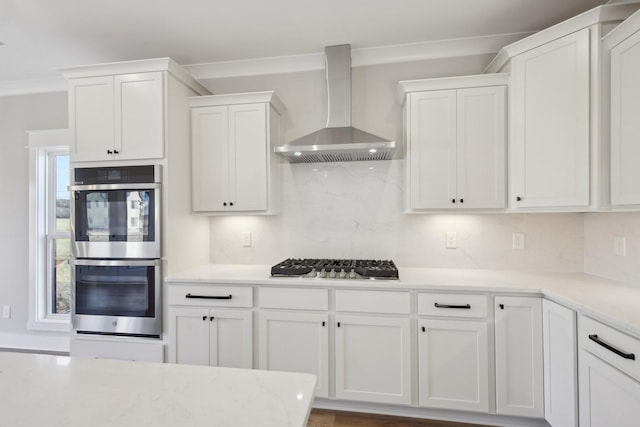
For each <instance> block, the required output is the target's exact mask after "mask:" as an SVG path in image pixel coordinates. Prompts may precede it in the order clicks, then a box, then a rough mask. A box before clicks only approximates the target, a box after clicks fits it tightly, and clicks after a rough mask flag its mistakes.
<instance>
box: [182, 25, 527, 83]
mask: <svg viewBox="0 0 640 427" xmlns="http://www.w3.org/2000/svg"><path fill="white" fill-rule="evenodd" d="M531 34H532V33H529V32H526V33H510V34H497V35H492V36H484V37H473V38H471V37H470V38H463V39H451V40H439V41H433V42H422V43H411V44H402V45H394V46H381V47H371V48H361V49H352V50H351V66H352V67H363V66H368V65H380V64H395V63H401V62H414V61H423V60H429V59H440V58H453V57H460V56H469V55H483V54H491V53H496V52H498V51H499V50H500V49H502V48H503V47H504V46H506V45H509V44H511V43H514V42H516V41H518V40H520V39H522V38H524V37H527V36H529V35H531ZM183 68H185V69H186V70H187V71H188V72H189V73H190V74H191V75H192V76H193V77H195V78H196V79H216V78H224V77H245V76H257V75H265V74H284V73H296V72H304V71H317V70H324V68H325V63H324V52H319V53H313V54H306V55H293V56H277V57H270V58H255V59H244V60H238V61H220V62H210V63H206V64H193V65H183Z"/></svg>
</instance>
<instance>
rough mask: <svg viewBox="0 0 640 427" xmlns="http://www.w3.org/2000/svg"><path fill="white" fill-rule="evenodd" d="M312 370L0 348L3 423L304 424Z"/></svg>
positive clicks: (31, 426) (121, 426) (76, 426)
mask: <svg viewBox="0 0 640 427" xmlns="http://www.w3.org/2000/svg"><path fill="white" fill-rule="evenodd" d="M315 384H316V378H315V376H313V375H308V374H298V373H287V372H273V371H259V370H248V369H232V368H215V367H205V366H189V365H176V364H161V363H145V362H128V361H120V360H106V359H83V358H73V357H62V356H45V355H34V354H22V353H7V352H0V395H1V396H2V398H1V399H0V414H2V415H1V416H0V426H2V427H17V426H27V427H36V426H38V427H40V426H45V425H51V426H66V427H87V426H91V427H112V426H118V427H128V426H131V427H133V426H135V427H147V426H148V427H199V426H203V427H204V426H207V427H244V426H246V427H255V426H261V427H282V426H294V427H304V426H305V425H306V422H307V418H308V415H309V411H310V409H311V403H312V401H313V392H314V388H315Z"/></svg>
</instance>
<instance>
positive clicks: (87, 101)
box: [69, 76, 114, 162]
mask: <svg viewBox="0 0 640 427" xmlns="http://www.w3.org/2000/svg"><path fill="white" fill-rule="evenodd" d="M113 116H114V99H113V77H112V76H103V77H87V78H79V79H71V80H69V127H70V128H71V129H72V131H73V142H72V147H71V158H72V160H73V161H76V162H84V161H93V160H109V159H111V158H112V155H111V154H109V153H108V151H111V152H112V151H113V147H114V132H113Z"/></svg>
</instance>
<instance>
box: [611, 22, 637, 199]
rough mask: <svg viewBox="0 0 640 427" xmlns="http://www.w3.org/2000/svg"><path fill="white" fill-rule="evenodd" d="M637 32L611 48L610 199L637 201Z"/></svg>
mask: <svg viewBox="0 0 640 427" xmlns="http://www.w3.org/2000/svg"><path fill="white" fill-rule="evenodd" d="M638 75H640V32H637V33H636V34H634V35H633V36H631V37H629V38H628V39H626V40H624V41H623V42H622V43H620V44H619V45H617V46H616V47H614V48H613V49H612V50H611V203H612V204H613V205H618V206H624V205H640V168H638V164H639V163H640V144H639V143H638V136H639V135H640V120H638V118H639V117H640V79H638Z"/></svg>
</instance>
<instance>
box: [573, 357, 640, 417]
mask: <svg viewBox="0 0 640 427" xmlns="http://www.w3.org/2000/svg"><path fill="white" fill-rule="evenodd" d="M579 383H580V405H579V407H580V427H612V426H615V427H637V426H638V423H639V422H640V383H638V382H637V381H635V380H633V379H632V378H631V377H628V376H626V375H625V374H623V373H622V372H620V371H618V370H617V369H615V368H613V367H611V366H610V365H608V364H607V363H605V362H603V361H602V360H600V359H598V358H597V357H595V356H593V355H591V354H590V353H588V352H586V351H584V350H583V351H581V352H580V382H579Z"/></svg>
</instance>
